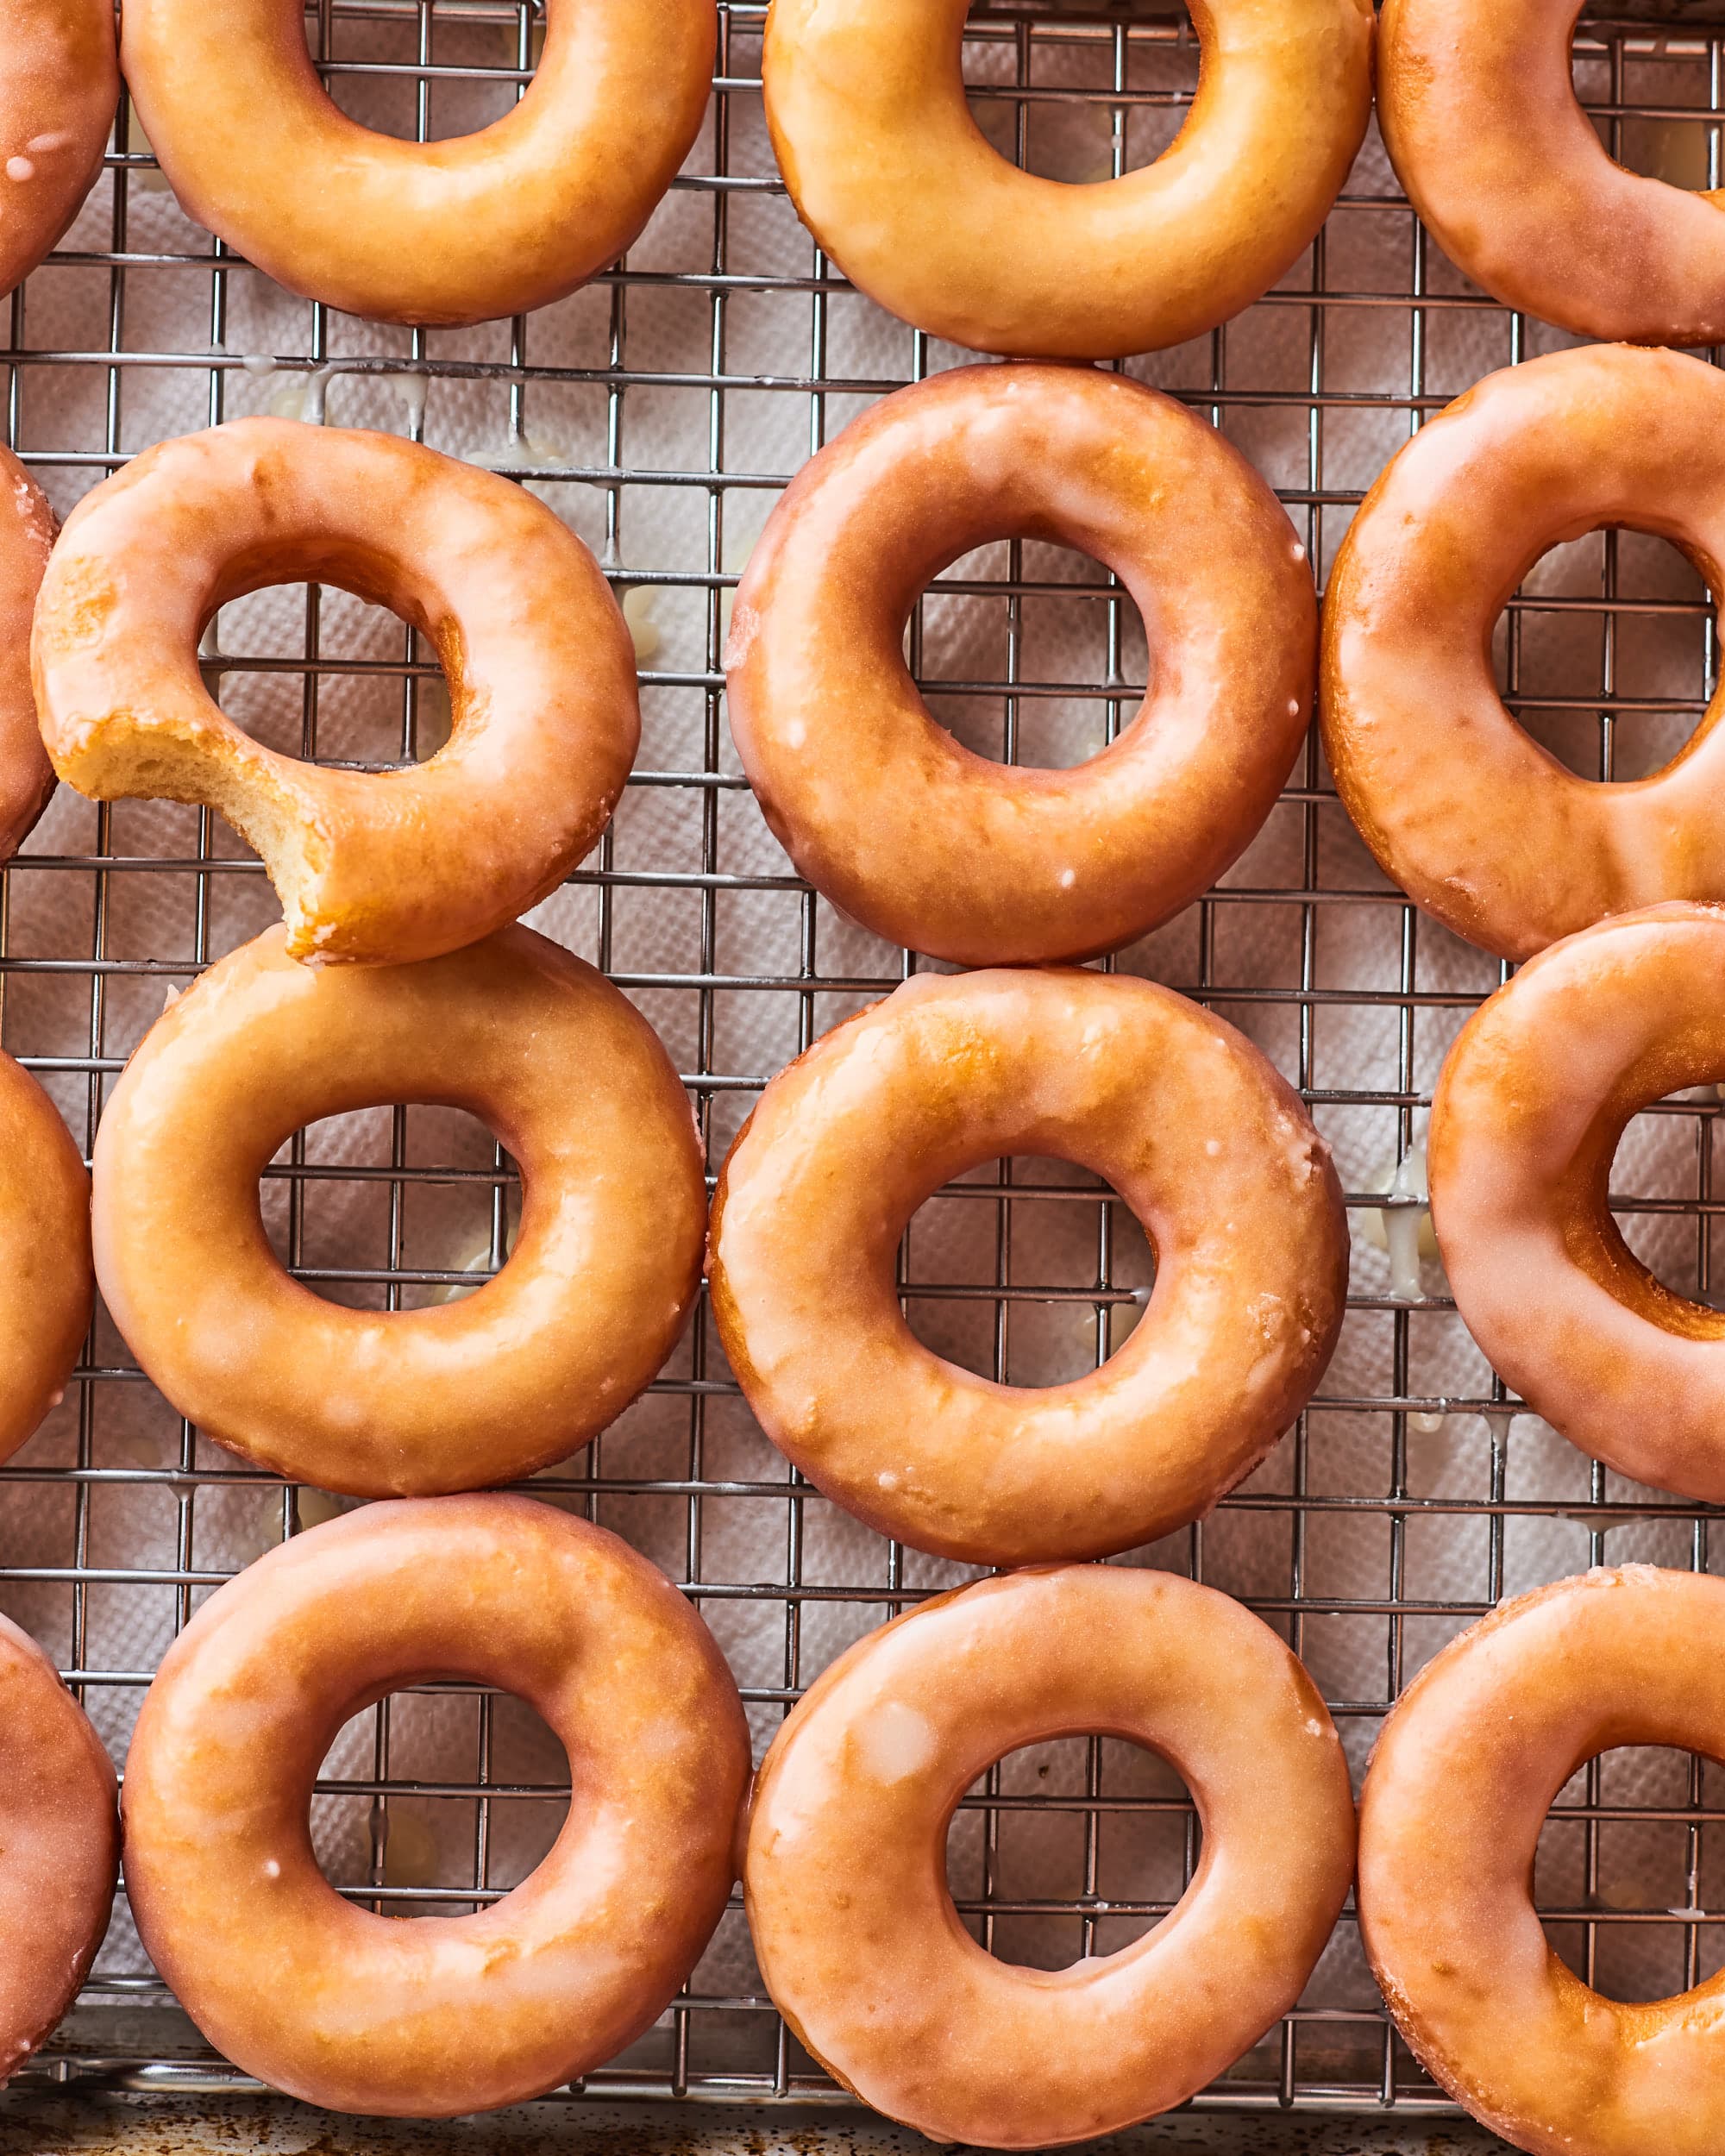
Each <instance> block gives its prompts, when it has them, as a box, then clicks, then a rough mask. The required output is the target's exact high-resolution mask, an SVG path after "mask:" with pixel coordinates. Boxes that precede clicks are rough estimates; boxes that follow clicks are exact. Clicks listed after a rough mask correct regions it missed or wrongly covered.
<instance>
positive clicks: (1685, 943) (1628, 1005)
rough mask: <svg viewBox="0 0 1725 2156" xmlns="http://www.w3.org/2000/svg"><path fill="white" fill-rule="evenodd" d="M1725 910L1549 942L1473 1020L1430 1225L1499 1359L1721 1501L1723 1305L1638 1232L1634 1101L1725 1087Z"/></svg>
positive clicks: (1663, 1483)
mask: <svg viewBox="0 0 1725 2156" xmlns="http://www.w3.org/2000/svg"><path fill="white" fill-rule="evenodd" d="M1722 1012H1725V907H1720V906H1686V905H1672V906H1652V907H1649V908H1648V910H1647V912H1644V913H1632V914H1628V915H1625V916H1623V917H1622V918H1618V919H1615V920H1609V921H1602V922H1601V923H1600V924H1599V926H1598V927H1597V928H1592V929H1589V930H1588V931H1586V932H1585V933H1584V934H1583V935H1580V936H1572V937H1569V938H1568V939H1567V940H1566V941H1565V942H1564V943H1555V944H1553V946H1552V948H1551V949H1550V950H1546V951H1542V952H1541V953H1540V956H1538V957H1537V958H1535V959H1534V960H1533V961H1532V962H1531V963H1529V964H1528V965H1527V966H1526V967H1524V968H1522V970H1521V972H1520V973H1519V974H1517V975H1516V976H1515V979H1514V980H1513V981H1510V982H1509V985H1508V987H1503V988H1500V989H1499V990H1498V992H1497V993H1496V995H1495V996H1493V997H1492V998H1491V1000H1490V1002H1489V1003H1487V1004H1485V1005H1484V1007H1483V1008H1482V1009H1480V1010H1479V1011H1478V1012H1476V1013H1475V1015H1474V1016H1473V1018H1471V1019H1470V1020H1469V1022H1468V1024H1467V1025H1466V1026H1465V1028H1464V1030H1463V1031H1462V1034H1461V1037H1460V1038H1459V1039H1458V1041H1457V1042H1456V1044H1455V1046H1454V1047H1453V1048H1452V1050H1450V1054H1449V1057H1448V1060H1447V1061H1446V1063H1445V1065H1444V1068H1443V1072H1442V1075H1441V1076H1440V1079H1439V1081H1438V1087H1437V1091H1436V1094H1435V1097H1434V1098H1433V1103H1432V1125H1431V1133H1430V1138H1429V1140H1428V1146H1427V1173H1428V1175H1429V1178H1430V1189H1431V1203H1432V1225H1433V1229H1434V1230H1435V1232H1436V1234H1437V1238H1438V1246H1439V1249H1440V1250H1441V1251H1442V1253H1443V1260H1444V1268H1445V1270H1446V1272H1447V1273H1448V1275H1449V1281H1450V1287H1451V1288H1452V1291H1453V1293H1454V1295H1455V1300H1456V1307H1457V1308H1458V1310H1459V1311H1460V1313H1461V1315H1462V1319H1463V1322H1464V1323H1465V1325H1466V1326H1467V1329H1468V1331H1469V1332H1471V1334H1472V1335H1473V1337H1474V1338H1475V1339H1476V1340H1477V1342H1478V1344H1479V1345H1480V1347H1481V1349H1482V1350H1483V1351H1484V1353H1485V1355H1486V1356H1487V1357H1488V1358H1489V1359H1490V1362H1491V1363H1492V1364H1493V1366H1494V1367H1495V1368H1496V1369H1497V1370H1498V1371H1499V1372H1500V1373H1501V1375H1502V1376H1503V1378H1504V1379H1505V1380H1506V1382H1509V1384H1511V1385H1512V1386H1514V1387H1515V1388H1516V1389H1517V1390H1518V1391H1519V1392H1520V1393H1521V1397H1522V1398H1523V1399H1524V1400H1525V1401H1527V1405H1528V1407H1530V1408H1531V1409H1532V1410H1533V1412H1534V1413H1535V1414H1538V1415H1542V1416H1543V1417H1544V1418H1545V1420H1546V1421H1547V1422H1549V1423H1550V1424H1551V1426H1552V1427H1553V1429H1554V1430H1557V1431H1559V1432H1561V1434H1562V1435H1563V1436H1565V1438H1568V1439H1569V1441H1570V1442H1571V1445H1579V1446H1580V1447H1581V1449H1582V1451H1584V1452H1587V1453H1590V1454H1591V1455H1592V1457H1594V1458H1596V1459H1600V1460H1603V1461H1604V1462H1605V1463H1606V1464H1607V1465H1608V1466H1609V1467H1614V1468H1615V1469H1616V1470H1617V1471H1618V1473H1619V1474H1620V1475H1628V1476H1633V1477H1634V1479H1635V1480H1636V1481H1637V1482H1647V1483H1649V1484H1651V1485H1652V1486H1653V1488H1654V1489H1667V1490H1675V1491H1678V1493H1679V1494H1680V1495H1683V1496H1685V1497H1696V1498H1701V1499H1703V1500H1705V1501H1707V1502H1709V1503H1717V1502H1719V1501H1722V1500H1725V1311H1718V1310H1713V1309H1709V1307H1707V1306H1706V1305H1705V1304H1703V1303H1697V1302H1691V1300H1689V1299H1688V1298H1687V1297H1686V1296H1684V1295H1679V1294H1674V1293H1673V1292H1672V1289H1671V1288H1667V1287H1666V1286H1665V1284H1664V1282H1662V1281H1659V1280H1656V1279H1655V1278H1654V1276H1653V1274H1652V1273H1650V1272H1649V1271H1648V1270H1647V1268H1646V1266H1644V1265H1643V1264H1642V1263H1641V1262H1640V1259H1639V1258H1638V1257H1635V1256H1634V1253H1633V1252H1632V1251H1631V1250H1630V1249H1629V1247H1628V1244H1626V1243H1625V1242H1624V1240H1623V1237H1622V1232H1621V1231H1620V1230H1619V1228H1618V1226H1617V1225H1616V1223H1615V1220H1614V1219H1612V1217H1611V1213H1610V1210H1609V1200H1608V1192H1609V1178H1610V1173H1611V1162H1612V1156H1613V1155H1614V1154H1615V1152H1616V1150H1617V1143H1618V1140H1619V1139H1620V1138H1622V1135H1623V1131H1624V1126H1625V1125H1627V1124H1628V1120H1629V1119H1630V1117H1631V1116H1633V1115H1634V1114H1635V1113H1636V1112H1637V1111H1638V1110H1640V1109H1641V1108H1644V1107H1647V1106H1649V1104H1650V1103H1652V1102H1653V1101H1655V1100H1663V1099H1664V1098H1665V1096H1666V1095H1667V1094H1672V1093H1676V1092H1678V1091H1680V1090H1682V1089H1683V1088H1684V1087H1688V1086H1692V1085H1699V1084H1702V1083H1703V1082H1708V1081H1714V1080H1716V1079H1720V1078H1725V1017H1722V1015H1721V1013H1722Z"/></svg>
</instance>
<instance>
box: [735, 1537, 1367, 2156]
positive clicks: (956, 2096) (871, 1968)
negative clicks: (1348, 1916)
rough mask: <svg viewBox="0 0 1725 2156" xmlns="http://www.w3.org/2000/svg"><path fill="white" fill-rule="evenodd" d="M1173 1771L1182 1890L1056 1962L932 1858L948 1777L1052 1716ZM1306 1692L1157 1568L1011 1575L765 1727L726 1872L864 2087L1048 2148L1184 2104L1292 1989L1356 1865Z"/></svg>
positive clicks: (808, 2030) (787, 1980)
mask: <svg viewBox="0 0 1725 2156" xmlns="http://www.w3.org/2000/svg"><path fill="white" fill-rule="evenodd" d="M1083 1733H1106V1734H1107V1735H1109V1736H1113V1737H1126V1738H1129V1739H1132V1740H1134V1741H1135V1742H1137V1743H1138V1744H1141V1745H1146V1746H1148V1747H1149V1748H1150V1749H1151V1750H1152V1751H1155V1752H1159V1753H1161V1754H1162V1756H1163V1757H1164V1758H1166V1759H1168V1760H1169V1761H1170V1763H1171V1764H1173V1765H1174V1766H1175V1767H1176V1769H1177V1770H1178V1771H1179V1772H1180V1773H1181V1774H1182V1776H1183V1777H1184V1778H1185V1780H1186V1782H1187V1783H1188V1784H1189V1787H1190V1789H1191V1791H1192V1794H1193V1796H1194V1797H1195V1799H1196V1802H1197V1806H1198V1812H1199V1816H1200V1819H1201V1821H1202V1825H1203V1855H1202V1857H1201V1859H1200V1861H1199V1865H1198V1869H1197V1871H1196V1872H1195V1874H1194V1876H1193V1879H1192V1883H1191V1884H1190V1885H1189V1887H1188V1888H1187V1890H1186V1891H1185V1894H1184V1895H1183V1896H1182V1898H1181V1900H1180V1901H1179V1902H1178V1903H1177V1904H1176V1908H1175V1911H1174V1913H1173V1914H1172V1915H1170V1916H1169V1917H1168V1918H1167V1919H1166V1921H1164V1922H1163V1923H1162V1924H1160V1925H1158V1926H1157V1927H1156V1928H1155V1929H1154V1930H1153V1931H1151V1933H1150V1934H1148V1935H1147V1936H1146V1937H1145V1938H1142V1939H1140V1940H1136V1941H1135V1942H1134V1943H1133V1944H1132V1945H1131V1946H1126V1947H1124V1948H1122V1949H1121V1950H1120V1952H1117V1953H1112V1954H1106V1955H1102V1956H1101V1957H1100V1958H1098V1957H1091V1958H1088V1959H1084V1960H1082V1961H1080V1962H1077V1963H1076V1964H1075V1965H1073V1966H1072V1967H1071V1968H1069V1969H1063V1970H1062V1971H1059V1973H1058V1974H1051V1973H1050V1972H1048V1971H1044V1970H1041V1969H1019V1968H1013V1967H1012V1966H1010V1965H1007V1963H1004V1962H1000V1961H997V1960H996V1959H994V1956H993V1955H992V1954H989V1953H988V1952H985V1951H984V1950H983V1948H982V1947H981V1946H979V1945H978V1944H977V1943H976V1941H975V1940H973V1939H972V1938H971V1937H970V1936H969V1934H968V1933H967V1932H966V1931H965V1929H964V1927H963V1924H962V1922H961V1921H960V1920H959V1917H958V1914H957V1910H956V1909H955V1908H954V1907H953V1903H952V1896H951V1892H950V1889H949V1887H948V1885H947V1879H946V1833H947V1827H948V1823H949V1822H950V1820H951V1817H952V1814H953V1811H954V1809H955V1808H956V1807H957V1802H958V1800H959V1798H960V1797H961V1796H963V1793H964V1791H965V1790H966V1789H968V1788H969V1786H970V1784H971V1783H973V1782H975V1780H976V1779H977V1777H979V1776H980V1775H981V1774H982V1771H983V1770H984V1769H985V1768H986V1767H988V1765H990V1764H992V1763H993V1762H994V1760H996V1759H998V1758H1001V1757H1002V1755H1003V1754H1005V1753H1007V1752H1013V1751H1015V1750H1017V1749H1018V1748H1019V1746H1020V1745H1030V1744H1037V1743H1039V1742H1041V1741H1042V1740H1043V1739H1046V1738H1050V1737H1064V1736H1073V1735H1079V1734H1083ZM1353 1850H1354V1823H1353V1802H1352V1795H1351V1793H1350V1790H1349V1788H1348V1771H1347V1764H1346V1760H1345V1759H1344V1758H1343V1757H1342V1748H1341V1745H1340V1744H1339V1741H1338V1739H1337V1737H1336V1733H1335V1727H1334V1725H1333V1723H1332V1721H1331V1720H1330V1718H1329V1715H1328V1714H1327V1712H1326V1710H1325V1708H1324V1703H1323V1701H1322V1699H1321V1697H1320V1695H1319V1693H1318V1690H1317V1688H1316V1687H1315V1686H1314V1684H1313V1683H1312V1681H1311V1679H1310V1678H1309V1677H1308V1676H1307V1674H1306V1672H1305V1670H1303V1669H1302V1667H1301V1665H1300V1664H1299V1662H1298V1661H1297V1660H1296V1659H1295V1657H1294V1656H1293V1655H1292V1654H1290V1653H1289V1651H1288V1649H1287V1648H1286V1647H1285V1646H1284V1645H1283V1643H1282V1641H1281V1640H1280V1639H1277V1636H1276V1634H1275V1633H1272V1632H1271V1631H1270V1628H1269V1626H1267V1625H1265V1624H1264V1623H1262V1622H1261V1621H1260V1620H1258V1618H1256V1617H1254V1616H1252V1615H1251V1614H1249V1613H1248V1612H1247V1611H1245V1610H1244V1609H1242V1608H1240V1606H1239V1603H1238V1602H1233V1601H1229V1600H1228V1598H1227V1597H1226V1595H1218V1594H1217V1593H1215V1592H1214V1589H1209V1588H1206V1587H1199V1586H1195V1584H1194V1583H1192V1582H1191V1581H1189V1580H1184V1579H1181V1578H1178V1577H1176V1576H1174V1575H1172V1574H1169V1573H1164V1572H1149V1571H1138V1570H1126V1569H1125V1568H1121V1567H1117V1566H1113V1565H1069V1566H1063V1567H1060V1568H1058V1569H1055V1570H1032V1571H1025V1572H1015V1573H1013V1574H1012V1575H1010V1576H1008V1577H1007V1578H1005V1579H995V1580H986V1581H984V1582H982V1583H981V1584H980V1585H978V1586H975V1587H971V1588H967V1589H964V1590H963V1592H962V1593H960V1594H957V1595H943V1596H941V1597H940V1598H938V1600H937V1601H932V1602H928V1603H925V1604H924V1606H923V1607H922V1608H921V1609H919V1610H917V1611H914V1612H913V1614H911V1615H909V1616H906V1617H900V1619H899V1620H897V1621H896V1622H895V1623H894V1624H890V1625H888V1626H885V1627H884V1629H882V1630H881V1631H879V1632H875V1633H870V1634H869V1636H868V1637H867V1638H866V1639H862V1641H860V1642H859V1643H858V1644H857V1645H856V1646H854V1647H852V1648H851V1649H850V1651H849V1653H847V1654H844V1655H843V1656H841V1657H840V1658H839V1659H838V1660H837V1662H836V1663H834V1664H832V1665H831V1668H829V1669H827V1670H825V1671H824V1672H823V1673H822V1675H821V1676H820V1677H819V1679H818V1680H817V1681H816V1683H814V1684H813V1685H812V1687H811V1688H810V1689H809V1690H808V1691H807V1693H806V1694H805V1695H804V1696H803V1698H802V1700H801V1701H800V1702H799V1703H798V1705H797V1706H796V1707H795V1708H793V1709H792V1712H791V1714H790V1716H789V1718H788V1719H787V1721H786V1723H785V1726H784V1727H783V1728H782V1729H781V1731H780V1733H779V1734H778V1735H777V1736H776V1737H775V1739H774V1740H773V1744H772V1746H771V1748H770V1750H769V1751H768V1754H767V1758H766V1760H765V1762H764V1763H763V1764H762V1769H761V1771H760V1774H759V1776H758V1777H757V1778H756V1789H755V1796H754V1801H753V1803H752V1805H751V1806H750V1819H749V1834H748V1842H747V1848H746V1852H745V1856H744V1859H743V1882H744V1888H745V1891H746V1893H747V1896H748V1903H749V1921H750V1928H751V1930H752V1932H753V1934H754V1938H755V1951H756V1956H757V1958H758V1959H759V1962H760V1965H761V1973H762V1977H764V1978H765V1980H766V1984H767V1989H768V1990H769V1991H770V1992H771V1993H772V1995H773V2000H774V2002H775V2005H776V2006H777V2007H778V2009H779V2010H780V2012H781V2014H782V2015H784V2016H785V2019H786V2020H787V2021H788V2022H789V2023H790V2025H791V2028H792V2029H793V2032H794V2034H796V2036H797V2037H798V2038H799V2040H800V2041H801V2042H802V2043H803V2044H804V2045H805V2046H806V2047H807V2049H808V2050H809V2051H811V2052H812V2053H813V2054H814V2056H815V2057H816V2058H817V2059H819V2060H820V2061H821V2063H822V2064H823V2065H825V2067H826V2068H827V2070H828V2071H829V2072H831V2073H832V2074H834V2075H836V2076H837V2078H838V2079H839V2080H841V2081H842V2082H844V2084H845V2085H846V2086H847V2087H849V2088H852V2089H854V2090H856V2093H857V2094H858V2095H859V2096H862V2099H863V2100H864V2102H865V2103H871V2104H873V2105H874V2106H875V2109H877V2110H880V2111H884V2112H885V2113H886V2114H887V2115H888V2117H889V2118H894V2119H899V2120H901V2121H903V2122H905V2123H906V2125H909V2126H913V2127H914V2128H916V2129H917V2131H918V2132H919V2133H922V2134H927V2135H928V2136H929V2137H930V2139H931V2140H935V2141H943V2142H952V2141H962V2142H966V2143H969V2144H972V2145H975V2146H979V2147H984V2148H1042V2147H1050V2146H1058V2145H1059V2144H1061V2143H1063V2142H1067V2141H1079V2140H1088V2139H1089V2138H1090V2137H1091V2136H1092V2135H1093V2134H1107V2133H1112V2132H1113V2131H1115V2130H1116V2129H1118V2128H1121V2127H1126V2126H1130V2125H1132V2124H1133V2123H1134V2122H1137V2121H1138V2120H1139V2119H1145V2118H1148V2117H1150V2116H1151V2115H1153V2114H1154V2113H1156V2112H1158V2111H1164V2110H1166V2109H1169V2108H1170V2106H1171V2105H1173V2104H1176V2103H1184V2101H1185V2100H1186V2098H1187V2097H1188V2096H1192V2095H1194V2094H1195V2092H1196V2091H1197V2090H1199V2089H1201V2088H1202V2087H1203V2086H1204V2084H1206V2083H1207V2082H1208V2081H1210V2080H1212V2079H1213V2078H1214V2077H1215V2076H1216V2075H1217V2074H1219V2073H1220V2072H1222V2071H1224V2070H1225V2069H1226V2067H1228V2066H1231V2065H1233V2063H1234V2061H1235V2060H1236V2059H1238V2058H1239V2057H1240V2055H1241V2054H1242V2053H1245V2051H1247V2050H1249V2049H1250V2048H1251V2046H1252V2045H1253V2044H1254V2043H1256V2042H1257V2040H1258V2038H1259V2037H1260V2036H1262V2035H1263V2034H1264V2031H1265V2030H1266V2029H1267V2028H1270V2027H1271V2026H1272V2025H1273V2023H1274V2022H1275V2021H1276V2020H1277V2016H1278V2015H1281V2014H1283V2013H1284V2012H1285V2011H1286V2010H1287V2009H1288V2008H1289V2007H1290V2006H1292V2005H1293V2003H1294V2002H1295V2000H1296V1999H1297V1998H1298V1997H1299V1996H1300V1993H1301V1990H1302V1988H1303V1987H1304V1985H1305V1983H1306V1980H1307V1978H1308V1977H1309V1976H1310V1974H1311V1972H1312V1970H1313V1968H1314V1965H1316V1962H1317V1959H1318V1956H1319V1955H1320V1953H1321V1952H1322V1951H1323V1948H1324V1945H1325V1943H1326V1941H1327V1940H1328V1938H1329V1936H1330V1933H1331V1930H1332V1929H1333V1926H1334V1924H1335V1921H1336V1919H1337V1917H1338V1916H1339V1915H1340V1914H1341V1908H1342V1902H1343V1901H1344V1899H1345V1897H1346V1894H1347V1890H1348V1886H1349V1883H1350V1881H1351V1879H1352V1874H1353Z"/></svg>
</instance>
